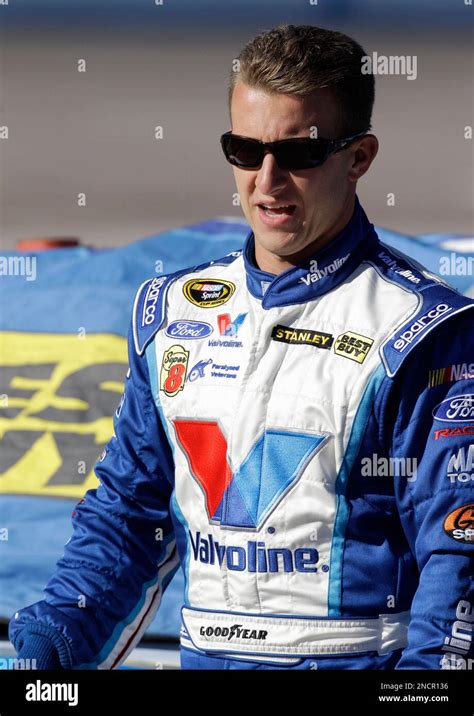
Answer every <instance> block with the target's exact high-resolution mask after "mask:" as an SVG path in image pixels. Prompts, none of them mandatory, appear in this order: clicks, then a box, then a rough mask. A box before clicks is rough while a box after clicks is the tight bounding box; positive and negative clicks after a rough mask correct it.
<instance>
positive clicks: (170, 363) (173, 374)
mask: <svg viewBox="0 0 474 716" xmlns="http://www.w3.org/2000/svg"><path fill="white" fill-rule="evenodd" d="M188 359H189V351H187V350H186V349H185V348H183V346H179V345H174V346H171V348H168V350H166V351H165V352H164V353H163V360H162V362H161V370H160V390H162V391H163V392H164V393H165V394H166V395H167V396H168V397H169V398H172V397H174V396H175V395H177V393H179V391H180V390H183V388H184V383H185V381H186V372H187V369H188Z"/></svg>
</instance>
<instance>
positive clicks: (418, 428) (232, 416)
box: [10, 200, 474, 669]
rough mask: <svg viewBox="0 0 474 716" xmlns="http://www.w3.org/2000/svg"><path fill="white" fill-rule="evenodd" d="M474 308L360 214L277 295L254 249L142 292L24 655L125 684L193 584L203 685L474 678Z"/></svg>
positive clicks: (25, 629) (193, 661)
mask: <svg viewBox="0 0 474 716" xmlns="http://www.w3.org/2000/svg"><path fill="white" fill-rule="evenodd" d="M473 306H474V302H473V301H471V300H470V299H468V298H466V297H463V296H461V295H460V294H459V293H457V292H456V291H455V290H454V289H451V288H450V287H448V286H447V285H445V284H444V283H443V282H441V281H440V280H439V279H437V278H436V277H434V276H432V275H431V274H429V273H428V272H427V271H426V270H424V269H423V268H422V267H420V266H419V265H418V264H416V263H414V262H412V261H411V260H410V259H408V258H407V257H406V256H404V255H402V254H399V253H398V252H395V251H394V250H393V249H391V248H389V247H387V246H385V245H383V244H381V243H380V241H379V239H378V237H377V234H376V232H375V230H374V227H373V225H372V224H370V223H369V221H368V220H367V217H366V215H365V213H364V211H363V209H362V208H361V206H360V204H359V202H358V201H357V200H356V203H355V209H354V213H353V216H352V218H351V220H350V222H349V223H348V225H347V226H346V227H345V228H344V230H343V231H342V232H341V233H340V234H339V235H338V236H337V237H336V239H335V240H334V241H333V242H332V243H331V244H329V245H328V246H326V247H325V248H324V249H322V250H321V251H320V252H319V253H317V254H316V255H315V256H313V257H311V258H310V259H308V260H307V261H305V262H304V263H303V264H301V265H298V266H296V267H293V268H291V269H289V270H287V271H285V272H284V273H282V274H280V275H278V276H274V275H271V274H267V273H265V272H263V271H261V270H260V269H258V268H257V267H256V264H255V259H254V237H253V234H252V233H250V234H249V236H248V238H247V240H246V243H245V246H244V249H243V251H242V252H236V253H234V254H232V255H230V256H227V257H225V258H224V259H222V260H219V261H215V262H211V263H210V264H206V265H204V266H198V267H194V268H192V269H189V270H186V271H181V272H178V273H176V274H173V275H169V276H162V277H159V278H153V279H150V280H149V281H147V282H146V283H145V284H143V285H142V286H141V287H140V289H139V291H138V294H137V296H136V300H135V305H134V311H133V320H132V326H131V330H130V335H129V360H130V370H129V374H128V377H127V379H126V384H125V392H124V399H123V400H122V401H121V405H120V407H119V409H118V410H117V414H116V416H115V418H114V426H115V434H114V436H113V438H112V439H111V441H110V442H109V444H108V446H107V448H106V450H105V452H104V454H103V456H102V457H101V458H100V459H99V461H98V463H97V465H96V468H95V470H96V474H97V476H98V478H99V481H100V486H99V487H98V489H97V490H90V491H89V492H88V493H87V494H86V495H85V497H84V499H83V500H82V501H81V502H80V503H79V504H78V506H77V507H76V509H75V513H74V516H73V526H74V532H73V536H72V538H71V539H70V541H69V542H68V543H67V544H66V546H65V549H64V555H63V556H62V558H61V559H60V560H59V562H58V564H57V568H56V571H55V573H54V575H53V576H52V578H51V579H50V581H49V583H48V584H47V586H46V588H45V596H44V600H43V601H41V602H38V603H36V604H33V605H32V606H29V607H26V608H24V609H22V610H20V611H19V612H17V614H16V615H15V617H14V618H13V619H12V621H11V625H10V636H11V639H12V641H13V643H14V644H15V646H16V648H17V649H18V651H19V654H20V656H23V657H26V656H29V657H37V658H38V659H39V665H40V666H43V667H47V666H50V667H51V666H52V667H54V666H55V667H56V668H59V667H61V668H89V669H91V668H92V669H94V668H99V669H111V668H116V667H117V666H119V665H120V664H121V663H122V662H123V660H124V659H125V658H126V656H127V655H128V654H129V652H130V651H131V649H132V648H133V647H134V646H135V645H136V644H137V643H138V641H139V639H140V638H141V636H142V635H143V633H144V631H145V630H146V628H147V626H148V625H149V624H150V622H151V620H152V618H153V616H154V614H155V612H156V610H157V608H158V607H159V604H160V600H161V597H162V594H163V592H164V590H165V589H166V586H167V584H168V583H169V581H170V580H171V578H172V576H173V574H174V573H175V571H176V570H177V569H178V568H179V566H180V565H181V568H182V569H183V571H184V575H185V594H184V604H183V609H182V630H181V655H182V666H183V667H184V668H215V669H222V668H237V669H241V668H247V669H248V668H271V669H281V668H283V669H309V668H318V669H393V668H399V669H410V668H413V669H425V668H427V669H441V668H467V665H468V663H472V662H469V659H470V658H472V656H473V648H472V639H473V624H474V600H473V590H472V579H473V569H472V563H473V560H472V556H473V544H474V504H473V503H474V496H473V485H474V482H473V478H474V351H473V343H474V339H473V336H474V331H473V315H474V314H473V312H472V308H473ZM78 595H84V597H85V599H84V600H83V604H81V605H78ZM84 605H85V606H84Z"/></svg>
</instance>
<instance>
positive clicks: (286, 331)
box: [272, 326, 334, 350]
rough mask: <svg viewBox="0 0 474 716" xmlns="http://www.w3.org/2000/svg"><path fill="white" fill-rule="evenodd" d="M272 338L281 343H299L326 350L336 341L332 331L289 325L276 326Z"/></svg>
mask: <svg viewBox="0 0 474 716" xmlns="http://www.w3.org/2000/svg"><path fill="white" fill-rule="evenodd" d="M272 339H273V340H274V341H279V342H280V343H296V344H298V343H299V344H303V345H308V346H314V347H315V348H325V349H326V350H328V349H329V348H331V346H332V344H333V342H334V336H333V335H331V334H330V333H322V332H321V331H313V330H310V329H309V328H290V327H289V326H274V327H273V330H272Z"/></svg>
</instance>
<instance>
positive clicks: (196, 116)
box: [0, 0, 474, 249]
mask: <svg viewBox="0 0 474 716" xmlns="http://www.w3.org/2000/svg"><path fill="white" fill-rule="evenodd" d="M156 2H157V3H160V2H161V0H156ZM466 2H470V0H466ZM313 3H314V4H313ZM472 13H473V7H472V5H467V4H465V0H383V2H381V0H319V1H317V0H226V2H223V1H222V0H199V1H198V0H162V4H155V0H42V2H38V0H9V4H8V5H3V4H0V27H1V30H0V32H1V38H0V40H1V50H0V53H1V57H0V62H1V68H0V81H1V86H0V126H5V125H6V126H8V128H9V138H8V140H5V139H3V140H0V152H1V155H0V162H1V164H0V167H1V169H0V182H1V184H0V240H1V246H2V247H3V248H4V249H12V248H13V247H14V245H15V241H16V240H17V239H19V238H24V237H31V236H38V235H40V236H41V235H71V234H72V235H74V236H79V237H80V238H81V239H82V240H83V241H84V242H85V243H86V244H92V245H94V246H97V247H104V246H117V245H123V244H126V243H128V242H130V241H133V240H134V239H137V238H139V237H143V236H146V235H148V234H152V233H155V232H157V231H161V230H165V229H168V228H171V227H176V226H180V225H183V224H186V223H190V222H194V221H200V220H203V219H206V218H209V217H214V216H219V215H230V216H235V217H238V216H241V213H240V209H239V207H236V206H234V205H233V197H232V195H233V192H234V185H233V176H232V171H231V168H230V166H229V165H227V164H226V162H225V160H224V157H223V155H222V154H221V149H220V146H219V141H218V139H219V136H220V134H221V133H222V132H224V131H226V130H227V129H228V128H229V119H228V115H227V106H226V90H227V75H228V73H229V70H230V68H231V63H232V60H233V59H234V58H235V57H236V56H237V54H238V52H239V50H240V48H241V47H242V45H243V44H244V43H245V42H247V41H248V40H249V39H251V38H252V37H253V36H254V35H255V34H257V33H258V32H260V31H262V30H264V29H269V28H270V27H272V26H274V25H275V24H278V23H280V22H289V23H290V22H291V23H296V24H316V25H321V26H323V27H327V28H330V29H336V30H340V31H342V32H346V33H348V34H350V35H352V36H354V37H355V38H356V39H357V40H358V41H359V42H360V43H361V44H362V46H363V47H364V48H365V50H366V51H367V53H368V54H372V52H377V53H378V54H379V55H380V54H383V55H416V57H417V78H416V80H408V79H407V77H406V76H381V75H379V76H377V77H376V83H377V96H376V102H375V113H374V122H373V126H374V132H375V133H376V134H377V135H378V137H379V139H380V145H381V146H380V152H379V155H378V157H377V159H376V161H375V163H374V165H373V167H372V168H371V170H370V173H369V175H368V176H366V177H365V178H364V179H363V180H362V181H361V182H360V183H359V196H360V198H361V200H362V203H363V205H364V207H365V209H366V211H367V212H368V214H369V217H370V218H371V220H372V221H373V222H374V223H376V224H378V225H381V226H385V227H388V228H391V229H394V230H397V231H400V232H406V233H411V234H416V233H429V232H434V231H436V232H462V233H471V232H472V222H473V211H472V209H473V181H472V180H473V161H472V141H471V140H469V139H465V138H464V131H465V130H464V128H465V127H466V126H467V125H472V121H473V120H472V118H473V96H474V95H473V85H472V80H473V69H472V39H473V38H472V18H473V14H472ZM81 59H83V60H85V61H86V72H78V69H77V67H78V61H79V60H81ZM157 126H159V127H162V133H163V138H162V139H159V140H157V139H155V127H157ZM81 192H84V193H85V194H86V206H81V207H79V206H78V205H77V195H78V194H79V193H81ZM389 193H393V194H395V206H387V194H389Z"/></svg>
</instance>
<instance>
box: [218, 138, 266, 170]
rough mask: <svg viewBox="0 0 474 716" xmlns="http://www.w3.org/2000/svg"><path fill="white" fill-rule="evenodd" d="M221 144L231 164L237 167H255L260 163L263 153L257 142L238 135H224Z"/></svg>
mask: <svg viewBox="0 0 474 716" xmlns="http://www.w3.org/2000/svg"><path fill="white" fill-rule="evenodd" d="M222 146H223V148H224V153H225V156H226V158H227V161H229V162H230V163H231V164H234V165H235V166H237V167H247V168H249V167H256V166H259V165H260V164H261V163H262V158H263V153H262V150H261V148H260V146H259V144H258V143H257V142H252V141H251V140H249V139H241V138H239V137H232V136H228V137H224V138H223V142H222Z"/></svg>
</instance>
